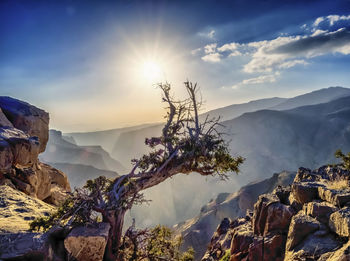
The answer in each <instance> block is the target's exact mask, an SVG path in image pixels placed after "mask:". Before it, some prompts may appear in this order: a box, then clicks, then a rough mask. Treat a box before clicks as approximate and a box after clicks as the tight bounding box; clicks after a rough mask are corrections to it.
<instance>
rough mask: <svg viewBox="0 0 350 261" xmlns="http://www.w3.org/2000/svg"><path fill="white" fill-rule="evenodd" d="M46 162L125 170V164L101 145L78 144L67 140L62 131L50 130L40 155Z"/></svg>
mask: <svg viewBox="0 0 350 261" xmlns="http://www.w3.org/2000/svg"><path fill="white" fill-rule="evenodd" d="M40 159H41V160H42V161H44V162H52V163H70V164H82V165H87V166H93V167H95V168H98V169H103V170H111V171H116V172H124V171H125V168H124V167H123V165H122V164H121V163H120V162H119V161H117V160H115V159H113V158H112V157H111V156H110V155H109V153H108V152H106V151H105V150H104V149H103V148H102V147H101V146H78V145H76V144H73V143H70V142H68V141H67V140H65V139H64V138H63V136H62V132H60V131H56V130H50V132H49V142H48V144H47V149H46V151H45V152H44V153H42V154H41V155H40Z"/></svg>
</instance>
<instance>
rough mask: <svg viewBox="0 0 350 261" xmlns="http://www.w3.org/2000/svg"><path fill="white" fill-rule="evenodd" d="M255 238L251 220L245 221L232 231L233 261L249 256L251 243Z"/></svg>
mask: <svg viewBox="0 0 350 261" xmlns="http://www.w3.org/2000/svg"><path fill="white" fill-rule="evenodd" d="M253 240H254V234H253V230H252V227H251V224H250V222H244V223H242V224H241V225H240V226H238V227H236V228H235V229H234V230H233V231H232V242H231V261H236V260H242V259H243V258H244V257H247V256H248V253H249V252H248V249H249V245H250V244H251V243H252V242H253Z"/></svg>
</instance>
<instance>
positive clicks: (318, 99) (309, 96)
mask: <svg viewBox="0 0 350 261" xmlns="http://www.w3.org/2000/svg"><path fill="white" fill-rule="evenodd" d="M345 96H350V89H349V88H344V87H329V88H324V89H321V90H317V91H313V92H310V93H306V94H303V95H299V96H296V97H294V98H290V99H287V100H285V101H284V102H281V103H280V104H277V105H275V106H272V107H270V108H269V109H271V110H289V109H293V108H296V107H301V106H305V105H315V104H319V103H327V102H330V101H332V100H336V99H338V98H342V97H345Z"/></svg>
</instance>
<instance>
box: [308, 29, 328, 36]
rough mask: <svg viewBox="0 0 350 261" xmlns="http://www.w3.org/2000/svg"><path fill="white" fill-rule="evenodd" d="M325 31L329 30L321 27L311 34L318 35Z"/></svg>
mask: <svg viewBox="0 0 350 261" xmlns="http://www.w3.org/2000/svg"><path fill="white" fill-rule="evenodd" d="M325 33H328V31H327V30H321V29H317V30H315V31H314V32H313V33H312V35H311V36H316V35H320V34H325Z"/></svg>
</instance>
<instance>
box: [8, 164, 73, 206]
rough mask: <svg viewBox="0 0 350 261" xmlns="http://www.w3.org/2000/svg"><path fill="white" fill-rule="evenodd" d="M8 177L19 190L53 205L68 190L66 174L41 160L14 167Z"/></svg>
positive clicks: (60, 199) (62, 198)
mask: <svg viewBox="0 0 350 261" xmlns="http://www.w3.org/2000/svg"><path fill="white" fill-rule="evenodd" d="M9 179H10V180H11V181H12V183H13V184H15V186H16V187H17V188H18V189H19V190H21V191H23V192H25V193H26V194H28V195H30V196H33V197H36V198H38V199H41V200H44V201H45V202H47V203H50V204H53V205H59V204H60V203H61V202H62V201H63V200H64V198H65V197H66V192H69V191H70V186H69V182H68V178H67V176H66V175H65V174H64V173H63V172H62V171H59V170H57V169H55V168H52V167H51V166H49V165H47V164H44V163H41V162H38V163H37V164H35V165H33V166H32V167H17V168H15V173H13V174H12V175H9Z"/></svg>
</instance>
